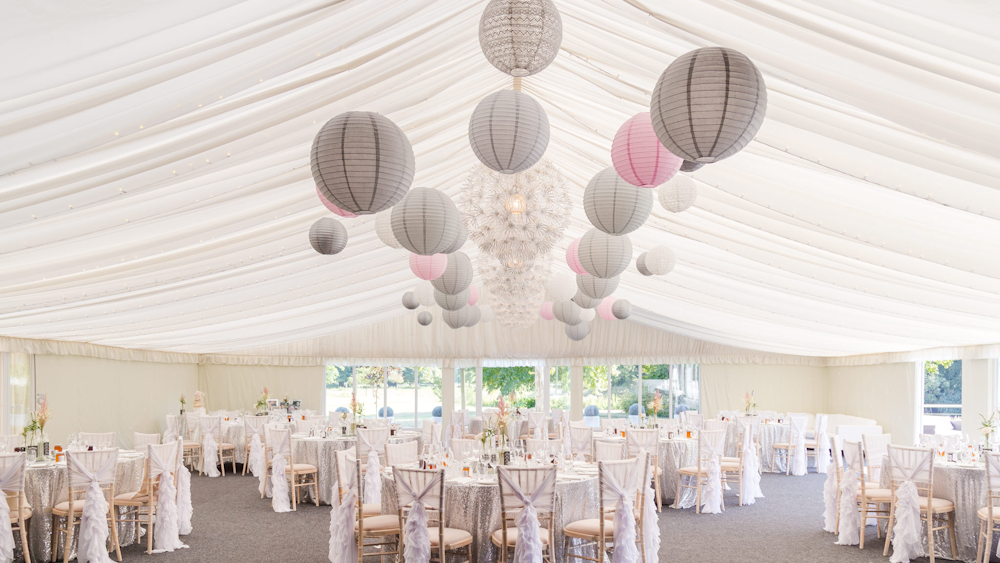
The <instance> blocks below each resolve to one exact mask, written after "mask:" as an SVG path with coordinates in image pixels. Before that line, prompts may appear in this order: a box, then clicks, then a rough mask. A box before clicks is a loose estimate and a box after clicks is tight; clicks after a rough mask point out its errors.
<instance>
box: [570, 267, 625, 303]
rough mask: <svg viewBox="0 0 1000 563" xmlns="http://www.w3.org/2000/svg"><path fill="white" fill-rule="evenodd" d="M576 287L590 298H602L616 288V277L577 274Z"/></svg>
mask: <svg viewBox="0 0 1000 563" xmlns="http://www.w3.org/2000/svg"><path fill="white" fill-rule="evenodd" d="M576 287H577V288H578V289H579V290H580V292H581V293H583V294H584V295H586V296H587V297H590V298H591V299H604V298H606V297H608V296H610V295H611V294H612V293H614V292H615V290H616V289H618V278H617V277H614V278H595V277H594V276H591V275H588V274H578V275H577V276H576ZM598 305H600V303H598Z"/></svg>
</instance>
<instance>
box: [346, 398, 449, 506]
mask: <svg viewBox="0 0 1000 563" xmlns="http://www.w3.org/2000/svg"><path fill="white" fill-rule="evenodd" d="M467 422H468V420H467V413H466V412H465V411H455V412H453V413H451V422H449V423H448V443H449V444H450V443H451V440H452V439H454V438H463V437H465V425H466V423H467ZM365 494H366V495H367V494H368V493H365Z"/></svg>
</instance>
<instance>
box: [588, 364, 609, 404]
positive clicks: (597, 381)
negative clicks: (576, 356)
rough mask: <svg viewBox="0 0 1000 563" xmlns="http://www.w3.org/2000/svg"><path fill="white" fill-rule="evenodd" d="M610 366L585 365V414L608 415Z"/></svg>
mask: <svg viewBox="0 0 1000 563" xmlns="http://www.w3.org/2000/svg"><path fill="white" fill-rule="evenodd" d="M607 411H608V366H584V367H583V416H606V415H607Z"/></svg>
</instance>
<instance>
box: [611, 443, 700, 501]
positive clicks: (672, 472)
mask: <svg viewBox="0 0 1000 563" xmlns="http://www.w3.org/2000/svg"><path fill="white" fill-rule="evenodd" d="M662 435H664V434H663V433H661V436H662ZM593 440H594V441H600V442H620V443H621V445H622V448H623V449H624V448H625V446H626V443H625V438H622V437H621V436H606V435H604V434H596V433H595V434H594V438H593ZM659 453H660V470H661V472H662V473H661V474H660V490H661V492H662V494H663V504H664V506H666V505H669V504H670V503H671V502H673V503H674V504H673V505H672V506H673V507H674V508H690V507H692V506H694V502H695V497H696V496H697V494H696V492H695V491H692V490H691V489H685V490H683V491H682V492H681V497H682V498H681V502H680V503H677V502H676V500H677V499H676V498H675V497H676V496H677V483H678V481H679V480H680V469H681V468H682V467H688V466H691V465H696V464H697V463H698V440H697V439H695V438H671V439H667V438H660V446H659Z"/></svg>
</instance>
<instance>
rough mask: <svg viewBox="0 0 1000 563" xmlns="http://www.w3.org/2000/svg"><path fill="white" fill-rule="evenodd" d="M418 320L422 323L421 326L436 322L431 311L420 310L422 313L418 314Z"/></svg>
mask: <svg viewBox="0 0 1000 563" xmlns="http://www.w3.org/2000/svg"><path fill="white" fill-rule="evenodd" d="M417 322H418V323H420V324H421V326H427V325H429V324H431V323H432V322H434V315H432V314H431V313H430V311H420V314H419V315H417Z"/></svg>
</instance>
